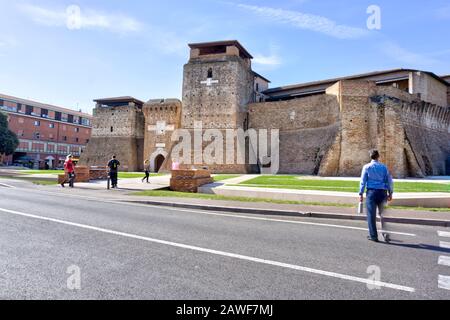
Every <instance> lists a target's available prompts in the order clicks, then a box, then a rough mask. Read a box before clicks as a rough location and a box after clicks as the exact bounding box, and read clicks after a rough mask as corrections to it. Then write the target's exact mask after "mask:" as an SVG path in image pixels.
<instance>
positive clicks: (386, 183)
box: [359, 150, 394, 242]
mask: <svg viewBox="0 0 450 320" xmlns="http://www.w3.org/2000/svg"><path fill="white" fill-rule="evenodd" d="M370 157H371V158H372V162H371V163H369V164H367V165H365V166H364V168H363V171H362V175H361V187H360V189H359V196H360V201H361V202H363V201H364V191H365V190H366V188H367V200H366V206H367V221H368V223H369V233H370V235H369V237H368V240H370V241H375V242H378V231H377V208H378V210H379V214H380V217H381V227H382V229H383V231H384V232H386V224H385V222H384V219H383V211H384V207H385V205H386V203H387V201H392V197H393V195H394V182H393V180H392V176H391V174H390V173H389V170H388V168H387V167H386V166H385V165H384V164H382V163H380V162H379V159H380V153H379V152H378V150H372V151H371V152H370ZM383 237H384V240H385V241H386V242H389V241H390V236H389V234H388V233H383Z"/></svg>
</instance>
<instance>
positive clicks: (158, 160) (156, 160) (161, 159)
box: [155, 154, 166, 172]
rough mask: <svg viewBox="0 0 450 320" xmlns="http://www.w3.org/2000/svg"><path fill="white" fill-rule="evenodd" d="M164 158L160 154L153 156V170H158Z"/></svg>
mask: <svg viewBox="0 0 450 320" xmlns="http://www.w3.org/2000/svg"><path fill="white" fill-rule="evenodd" d="M165 160H166V158H164V156H163V155H162V154H160V155H158V156H157V157H156V158H155V172H159V170H160V169H161V167H162V165H163V163H164V161H165Z"/></svg>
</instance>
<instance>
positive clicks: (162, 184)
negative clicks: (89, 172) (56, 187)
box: [76, 176, 170, 191]
mask: <svg viewBox="0 0 450 320" xmlns="http://www.w3.org/2000/svg"><path fill="white" fill-rule="evenodd" d="M149 181H150V183H146V182H142V178H132V179H119V189H121V190H128V191H147V190H159V189H164V188H168V187H169V186H170V176H156V177H150V178H149ZM76 187H77V188H79V189H87V190H104V189H106V188H107V181H106V180H98V181H91V182H88V183H77V184H76Z"/></svg>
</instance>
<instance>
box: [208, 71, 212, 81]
mask: <svg viewBox="0 0 450 320" xmlns="http://www.w3.org/2000/svg"><path fill="white" fill-rule="evenodd" d="M212 77H213V71H212V68H209V69H208V78H209V79H212Z"/></svg>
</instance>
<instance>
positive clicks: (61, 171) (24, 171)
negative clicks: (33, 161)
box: [19, 170, 64, 175]
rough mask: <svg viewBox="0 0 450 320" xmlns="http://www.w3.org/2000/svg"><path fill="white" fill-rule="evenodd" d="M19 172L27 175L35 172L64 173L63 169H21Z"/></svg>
mask: <svg viewBox="0 0 450 320" xmlns="http://www.w3.org/2000/svg"><path fill="white" fill-rule="evenodd" d="M19 173H20V174H28V175H35V174H54V175H58V174H64V170H21V171H20V172H19Z"/></svg>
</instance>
